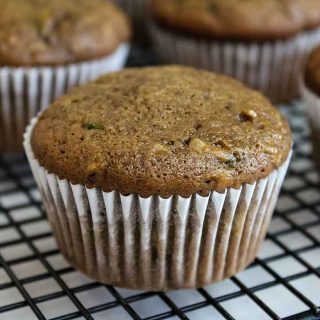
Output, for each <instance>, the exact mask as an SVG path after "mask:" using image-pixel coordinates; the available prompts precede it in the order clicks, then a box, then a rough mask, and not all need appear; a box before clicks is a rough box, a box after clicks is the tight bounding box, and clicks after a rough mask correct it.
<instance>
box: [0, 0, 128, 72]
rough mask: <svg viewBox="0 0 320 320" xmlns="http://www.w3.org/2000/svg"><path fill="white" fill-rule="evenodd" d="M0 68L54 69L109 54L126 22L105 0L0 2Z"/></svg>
mask: <svg viewBox="0 0 320 320" xmlns="http://www.w3.org/2000/svg"><path fill="white" fill-rule="evenodd" d="M0 8H1V10H0V64H1V66H38V65H57V64H66V63H72V62H77V61H84V60H90V59H95V58H99V57H102V56H104V55H108V54H110V53H112V52H113V51H114V50H115V49H116V48H117V47H118V46H119V44H120V43H122V42H125V41H128V39H129V37H130V26H129V22H128V19H127V17H126V16H125V14H124V13H123V12H122V11H121V9H118V8H117V7H116V6H115V5H113V4H112V3H109V2H107V1H104V0H49V1H48V0H9V1H8V0H0Z"/></svg>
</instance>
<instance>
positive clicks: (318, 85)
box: [301, 47, 320, 169]
mask: <svg viewBox="0 0 320 320" xmlns="http://www.w3.org/2000/svg"><path fill="white" fill-rule="evenodd" d="M301 93H302V97H303V100H304V102H305V106H306V111H307V115H308V119H309V123H310V129H311V137H312V142H313V154H314V159H315V162H316V165H317V166H318V169H320V145H319V141H320V47H318V48H316V49H315V50H314V51H313V52H312V53H311V55H310V57H309V59H308V61H307V65H306V71H305V74H304V78H303V81H302V88H301Z"/></svg>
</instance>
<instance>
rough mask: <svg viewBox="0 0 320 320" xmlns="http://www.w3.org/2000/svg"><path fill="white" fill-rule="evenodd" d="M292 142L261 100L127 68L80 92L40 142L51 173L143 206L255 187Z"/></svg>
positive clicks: (225, 86)
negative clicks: (154, 199) (134, 198)
mask: <svg viewBox="0 0 320 320" xmlns="http://www.w3.org/2000/svg"><path fill="white" fill-rule="evenodd" d="M291 143H292V140H291V134H290V129H289V127H288V124H287V121H286V120H285V119H284V118H283V116H282V115H281V114H280V112H279V111H278V110H277V109H276V108H274V107H273V106H272V105H271V104H270V102H269V101H268V100H267V99H266V98H264V97H263V96H262V95H261V94H259V93H257V92H255V91H253V90H250V89H248V88H246V87H245V86H243V85H242V84H240V83H239V82H237V81H236V80H232V79H230V78H227V77H225V76H221V75H216V74H213V73H209V72H206V71H199V70H195V69H192V68H186V67H178V66H170V67H154V68H142V69H127V70H125V71H122V72H119V73H114V74H111V75H107V76H104V77H102V78H100V79H98V80H97V81H95V82H92V83H90V84H87V85H85V86H82V87H79V88H77V89H75V90H73V91H71V92H70V93H69V94H67V95H65V96H63V97H61V98H60V99H58V100H57V101H56V102H55V103H53V105H52V106H51V107H50V108H49V109H48V110H46V111H45V112H44V113H43V114H42V115H41V117H40V119H39V120H38V123H37V124H36V126H35V128H34V131H33V135H32V148H33V151H34V154H35V156H36V158H37V159H38V160H39V162H40V164H41V165H42V166H43V167H45V168H46V169H47V170H48V171H49V172H53V173H55V174H57V175H58V176H59V177H60V178H66V179H68V180H70V181H71V182H72V183H80V184H84V185H86V186H88V187H89V188H91V187H101V188H102V189H103V190H104V191H106V192H109V191H113V190H117V191H120V192H121V193H123V194H131V193H137V194H139V195H141V196H144V197H147V196H150V195H153V194H158V195H161V196H163V197H168V196H170V195H173V194H179V195H181V196H190V195H191V194H195V193H200V194H202V195H206V194H208V192H210V191H218V192H222V191H223V190H224V189H225V188H228V187H233V188H239V187H240V186H241V185H242V184H244V183H253V182H255V181H257V180H258V179H261V178H264V177H266V176H268V175H269V174H270V172H271V171H272V170H274V169H277V168H278V167H279V166H280V165H281V164H282V163H283V162H284V161H285V160H286V159H287V156H288V153H289V151H290V148H291ZM62 151H63V152H62Z"/></svg>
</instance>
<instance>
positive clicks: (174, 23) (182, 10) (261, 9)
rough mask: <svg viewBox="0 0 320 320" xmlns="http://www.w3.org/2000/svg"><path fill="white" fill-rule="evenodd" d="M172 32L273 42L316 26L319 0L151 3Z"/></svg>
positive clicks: (319, 18) (160, 0)
mask: <svg viewBox="0 0 320 320" xmlns="http://www.w3.org/2000/svg"><path fill="white" fill-rule="evenodd" d="M151 1H152V2H151V10H152V13H153V15H154V16H155V17H156V18H157V19H158V20H159V21H160V22H161V23H163V24H164V25H165V26H167V27H170V28H172V29H173V30H176V31H182V32H186V33H191V34H193V35H200V36H206V37H213V38H221V39H235V40H261V41H262V40H275V39H282V38H288V37H290V36H293V35H296V34H298V33H299V32H301V31H303V30H308V29H313V28H316V27H317V26H319V25H320V1H319V0H166V1H163V0H151Z"/></svg>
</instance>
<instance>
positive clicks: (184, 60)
mask: <svg viewBox="0 0 320 320" xmlns="http://www.w3.org/2000/svg"><path fill="white" fill-rule="evenodd" d="M150 32H151V36H152V41H153V42H154V47H155V49H156V51H157V53H158V54H159V56H160V57H161V58H162V59H163V60H164V61H165V62H168V63H178V64H184V65H190V66H193V67H197V68H203V69H207V70H211V71H215V72H218V73H223V74H226V75H228V76H231V77H234V78H236V79H238V80H240V81H242V82H243V83H245V84H246V85H248V86H250V87H252V88H254V89H256V90H259V91H262V92H263V93H264V94H265V95H266V96H268V97H269V98H270V99H271V100H272V101H273V102H288V101H290V100H292V99H293V98H295V97H296V95H297V94H298V79H299V76H300V74H301V71H302V68H303V67H304V63H305V61H306V58H307V56H308V55H309V53H310V51H311V50H312V49H313V48H314V47H315V46H316V45H318V44H319V42H320V28H319V29H316V30H313V31H309V32H304V33H301V34H299V35H298V36H295V37H292V38H290V39H287V40H278V41H273V42H271V41H268V42H266V41H265V42H261V43H259V42H231V41H214V40H202V39H198V38H195V37H192V36H184V35H181V34H178V33H174V32H170V30H167V29H165V28H163V27H161V26H159V25H158V24H157V23H154V22H151V21H150Z"/></svg>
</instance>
